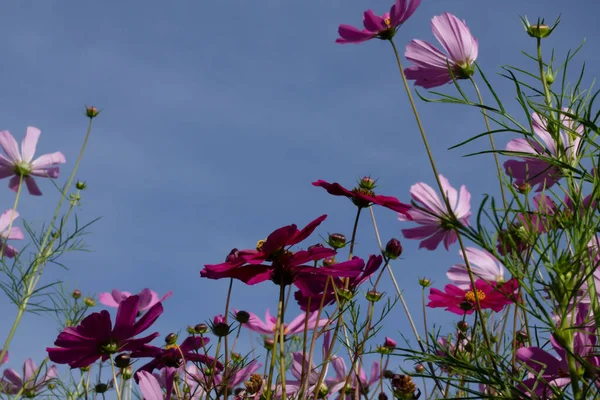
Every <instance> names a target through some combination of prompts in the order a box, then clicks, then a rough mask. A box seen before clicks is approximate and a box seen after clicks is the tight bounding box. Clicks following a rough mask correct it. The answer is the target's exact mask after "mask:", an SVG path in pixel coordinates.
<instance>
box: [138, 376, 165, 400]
mask: <svg viewBox="0 0 600 400" xmlns="http://www.w3.org/2000/svg"><path fill="white" fill-rule="evenodd" d="M135 377H136V381H137V382H138V386H139V388H140V392H142V396H144V400H164V399H170V398H171V393H172V391H173V388H172V387H171V388H170V389H171V390H167V393H163V389H162V387H161V385H160V382H159V381H158V379H157V378H156V377H155V376H154V375H152V374H151V373H150V372H148V371H138V372H136V373H135Z"/></svg>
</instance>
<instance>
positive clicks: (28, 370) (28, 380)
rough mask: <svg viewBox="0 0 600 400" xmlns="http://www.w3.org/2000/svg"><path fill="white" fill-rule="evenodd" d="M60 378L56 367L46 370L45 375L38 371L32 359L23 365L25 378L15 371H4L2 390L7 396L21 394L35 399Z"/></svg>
mask: <svg viewBox="0 0 600 400" xmlns="http://www.w3.org/2000/svg"><path fill="white" fill-rule="evenodd" d="M57 377H58V371H57V369H56V367H55V366H52V367H50V368H48V369H47V370H46V373H45V374H42V373H41V371H38V369H37V366H36V365H35V363H34V362H33V360H32V359H31V358H28V359H27V360H25V363H24V364H23V376H22V377H21V375H19V374H18V373H17V371H15V370H14V369H7V370H5V371H4V376H3V378H2V381H0V388H1V389H2V392H4V393H7V394H17V393H19V392H21V395H22V396H23V397H35V395H36V394H38V393H39V392H41V391H42V390H43V389H44V387H45V386H46V385H47V384H48V383H49V382H50V381H52V380H53V379H56V378H57Z"/></svg>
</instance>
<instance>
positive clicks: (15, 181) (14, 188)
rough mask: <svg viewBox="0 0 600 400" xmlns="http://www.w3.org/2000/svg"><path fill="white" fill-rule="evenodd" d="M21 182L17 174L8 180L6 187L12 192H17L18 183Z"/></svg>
mask: <svg viewBox="0 0 600 400" xmlns="http://www.w3.org/2000/svg"><path fill="white" fill-rule="evenodd" d="M20 184H21V177H20V176H19V175H15V176H13V177H12V178H11V179H10V181H8V188H9V189H10V190H12V191H13V192H15V193H17V192H18V191H19V185H20Z"/></svg>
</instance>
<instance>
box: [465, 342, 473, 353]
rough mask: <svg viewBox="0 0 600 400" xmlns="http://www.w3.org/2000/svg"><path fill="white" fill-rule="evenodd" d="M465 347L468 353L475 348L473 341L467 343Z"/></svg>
mask: <svg viewBox="0 0 600 400" xmlns="http://www.w3.org/2000/svg"><path fill="white" fill-rule="evenodd" d="M464 349H465V351H466V352H467V353H472V352H473V350H474V349H475V348H474V347H473V343H471V342H469V343H465V345H464Z"/></svg>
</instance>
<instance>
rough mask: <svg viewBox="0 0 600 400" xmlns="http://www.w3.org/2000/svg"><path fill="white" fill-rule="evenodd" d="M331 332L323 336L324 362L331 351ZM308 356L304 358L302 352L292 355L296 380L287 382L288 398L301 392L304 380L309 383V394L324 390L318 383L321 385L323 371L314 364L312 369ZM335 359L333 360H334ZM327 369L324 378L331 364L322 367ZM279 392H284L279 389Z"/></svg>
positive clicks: (312, 363)
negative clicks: (320, 378)
mask: <svg viewBox="0 0 600 400" xmlns="http://www.w3.org/2000/svg"><path fill="white" fill-rule="evenodd" d="M332 344H333V343H331V332H330V331H327V332H325V334H324V335H323V348H322V352H321V357H322V359H323V360H325V359H326V358H327V355H328V353H329V350H330V349H331V345H332ZM308 358H309V357H308V355H307V354H305V357H304V358H302V352H301V351H299V352H293V353H292V367H291V371H292V375H293V376H294V378H295V379H290V380H286V386H287V387H286V393H287V394H288V396H292V397H294V394H295V393H297V392H298V391H299V390H300V386H301V385H302V381H303V379H306V380H307V383H308V393H314V392H315V391H320V390H321V389H322V388H320V387H317V383H319V376H320V375H321V371H320V369H319V368H317V366H316V365H315V363H314V362H311V365H310V368H309V366H308ZM332 359H333V358H332ZM322 368H324V369H325V371H324V372H323V376H327V370H328V368H329V363H325V365H323V366H322ZM302 372H304V374H305V375H304V376H302ZM279 392H280V393H281V392H282V390H281V388H279Z"/></svg>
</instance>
